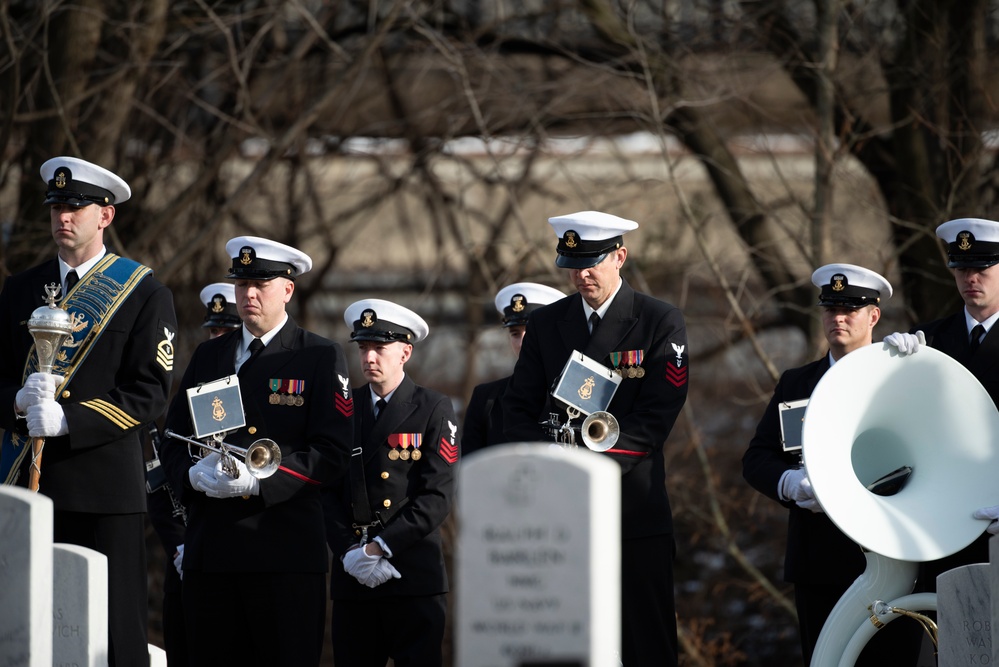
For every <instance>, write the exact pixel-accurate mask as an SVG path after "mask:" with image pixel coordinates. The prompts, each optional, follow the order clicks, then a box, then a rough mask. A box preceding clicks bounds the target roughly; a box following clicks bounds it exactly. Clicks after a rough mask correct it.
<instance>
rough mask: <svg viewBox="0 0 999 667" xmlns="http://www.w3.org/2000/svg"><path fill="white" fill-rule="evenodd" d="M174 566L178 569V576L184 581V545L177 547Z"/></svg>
mask: <svg viewBox="0 0 999 667" xmlns="http://www.w3.org/2000/svg"><path fill="white" fill-rule="evenodd" d="M173 566H174V567H175V568H176V569H177V574H179V575H180V578H181V580H183V579H184V545H183V544H181V545H180V546H178V547H177V555H176V556H174V557H173Z"/></svg>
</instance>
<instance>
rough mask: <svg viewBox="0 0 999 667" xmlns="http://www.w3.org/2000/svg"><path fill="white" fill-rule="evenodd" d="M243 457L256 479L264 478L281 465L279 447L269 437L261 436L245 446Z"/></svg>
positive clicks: (247, 467)
mask: <svg viewBox="0 0 999 667" xmlns="http://www.w3.org/2000/svg"><path fill="white" fill-rule="evenodd" d="M234 449H236V448H234ZM243 459H244V460H243V463H244V464H245V465H246V469H247V470H248V471H249V472H250V474H251V475H253V476H254V477H256V478H257V479H265V478H267V477H270V476H271V475H273V474H274V473H276V472H277V470H278V468H279V467H281V448H280V447H279V446H278V444H277V443H276V442H274V441H273V440H271V439H270V438H261V439H260V440H256V441H254V442H253V443H252V444H251V445H250V446H249V447H247V448H246V455H245V456H244V457H243Z"/></svg>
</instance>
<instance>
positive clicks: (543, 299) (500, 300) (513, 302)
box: [496, 283, 565, 327]
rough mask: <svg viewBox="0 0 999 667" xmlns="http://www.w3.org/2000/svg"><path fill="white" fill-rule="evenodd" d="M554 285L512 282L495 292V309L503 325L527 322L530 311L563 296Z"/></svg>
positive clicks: (509, 325) (508, 325) (510, 325)
mask: <svg viewBox="0 0 999 667" xmlns="http://www.w3.org/2000/svg"><path fill="white" fill-rule="evenodd" d="M564 297H565V294H563V293H562V292H560V291H558V290H557V289H555V288H554V287H548V286H547V285H541V284H539V283H514V284H512V285H507V286H506V287H504V288H503V289H501V290H500V291H499V292H497V293H496V310H498V311H499V313H500V315H502V316H503V326H504V327H512V326H515V325H518V324H527V316H528V315H530V314H531V311H533V310H535V309H537V308H540V307H541V306H544V305H547V304H549V303H553V302H555V301H558V300H559V299H561V298H564Z"/></svg>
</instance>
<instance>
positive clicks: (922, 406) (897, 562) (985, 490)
mask: <svg viewBox="0 0 999 667" xmlns="http://www.w3.org/2000/svg"><path fill="white" fill-rule="evenodd" d="M954 415H958V416H960V418H959V419H952V418H950V417H952V416H954ZM802 428H803V430H802V444H803V449H802V452H803V455H804V463H805V466H806V468H807V469H808V477H809V480H810V481H811V483H812V487H813V488H814V490H815V497H816V499H817V500H818V502H819V504H820V505H821V507H822V510H823V511H824V512H825V513H826V515H827V516H828V517H829V518H830V519H831V520H832V522H833V523H835V524H836V525H837V526H838V527H839V529H840V530H842V531H843V532H844V533H846V535H847V536H848V537H849V538H850V539H852V540H853V541H854V542H857V543H858V544H859V545H861V546H862V547H863V548H864V549H865V550H866V553H865V557H866V559H867V567H866V569H865V570H864V572H863V573H862V574H861V575H860V576H859V577H858V578H857V580H856V581H855V582H854V583H853V585H852V586H850V588H848V589H847V591H846V592H845V593H844V594H843V596H842V597H841V598H840V600H839V602H838V603H837V604H836V606H835V607H834V608H833V610H832V611H831V612H830V614H829V617H828V618H827V619H826V622H825V624H824V625H823V627H822V632H821V633H820V634H819V638H818V641H817V643H816V646H815V651H814V652H813V654H812V661H811V667H850V666H852V665H854V663H855V662H856V659H857V657H858V656H859V655H860V652H861V651H862V650H863V648H864V646H865V645H866V643H867V641H868V640H869V639H870V638H871V637H872V636H873V635H874V634H875V633H876V632H877V631H878V630H879V629H880V628H882V627H884V625H885V624H886V623H888V622H889V621H891V620H893V619H895V618H898V617H900V616H909V617H912V618H915V619H916V620H917V621H919V622H920V623H922V624H923V626H924V628H925V629H926V631H927V633H928V634H929V635H930V637H931V639H934V640H935V634H936V628H935V627H934V626H933V625H932V623H930V622H928V621H929V619H927V618H926V617H925V615H923V614H920V613H918V612H920V611H932V610H935V609H936V594H935V593H911V591H912V589H913V583H914V582H915V581H916V574H917V570H918V566H919V563H922V562H927V561H932V560H937V559H940V558H944V557H946V556H949V555H950V554H953V553H956V552H957V551H960V550H961V549H963V548H964V547H966V546H967V545H969V544H971V543H972V542H973V541H974V540H975V539H976V538H978V537H979V536H980V535H981V534H982V533H983V532H984V531H985V528H986V526H987V525H988V523H987V522H984V521H982V520H978V519H974V518H972V512H973V511H974V510H975V509H976V508H978V507H985V506H988V505H994V504H995V503H996V496H995V494H996V492H995V479H996V477H997V476H999V413H997V412H996V408H995V404H994V403H993V402H992V399H991V398H990V397H989V394H988V392H987V391H986V390H985V388H984V387H982V385H981V384H980V383H979V382H978V380H977V379H976V378H975V377H974V376H973V375H972V374H971V373H970V372H969V371H968V370H967V369H965V368H964V367H963V366H962V365H961V364H960V363H958V362H957V361H955V360H954V359H952V358H951V357H949V356H947V355H946V354H944V353H942V352H939V351H938V350H935V349H933V348H930V347H926V348H922V347H920V350H919V354H914V355H913V354H910V355H906V356H900V355H898V353H897V352H896V351H895V349H894V348H892V347H890V346H887V345H885V346H881V345H869V346H867V347H865V348H862V349H860V350H856V351H855V352H851V353H850V354H848V355H847V356H845V357H844V358H842V359H840V360H839V361H837V362H836V365H835V366H833V367H832V368H831V369H830V370H829V371H828V372H827V373H826V374H825V375H824V376H823V377H822V380H820V381H819V384H818V385H817V386H816V388H815V390H814V391H813V392H812V396H811V399H810V401H809V403H808V407H807V408H806V410H805V417H804V421H803V427H802ZM900 470H908V471H909V474H908V475H907V477H906V480H905V483H904V484H898V485H894V486H892V487H891V488H890V489H888V490H881V489H879V483H880V482H881V481H882V480H885V479H887V478H890V477H891V476H892V475H893V474H895V473H897V472H898V471H900ZM942 489H945V490H946V493H941V490H942Z"/></svg>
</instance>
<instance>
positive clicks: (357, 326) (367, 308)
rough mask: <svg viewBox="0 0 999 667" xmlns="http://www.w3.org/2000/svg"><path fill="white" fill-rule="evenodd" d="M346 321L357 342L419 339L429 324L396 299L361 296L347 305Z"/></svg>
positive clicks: (412, 340) (344, 319) (427, 329)
mask: <svg viewBox="0 0 999 667" xmlns="http://www.w3.org/2000/svg"><path fill="white" fill-rule="evenodd" d="M343 321H344V322H346V323H347V326H348V327H351V328H353V331H352V332H351V334H350V339H351V340H352V341H354V342H357V341H362V340H370V341H375V342H379V343H392V342H395V341H400V342H403V343H417V342H419V341H421V340H423V339H424V338H426V337H427V334H428V333H430V327H429V326H428V325H427V323H426V322H425V321H424V320H423V318H422V317H420V316H419V315H417V314H416V313H414V312H413V311H411V310H410V309H409V308H404V307H403V306H400V305H399V304H397V303H392V302H391V301H385V300H384V299H361V300H360V301H355V302H354V303H352V304H350V305H349V306H347V310H345V311H344V313H343Z"/></svg>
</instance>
